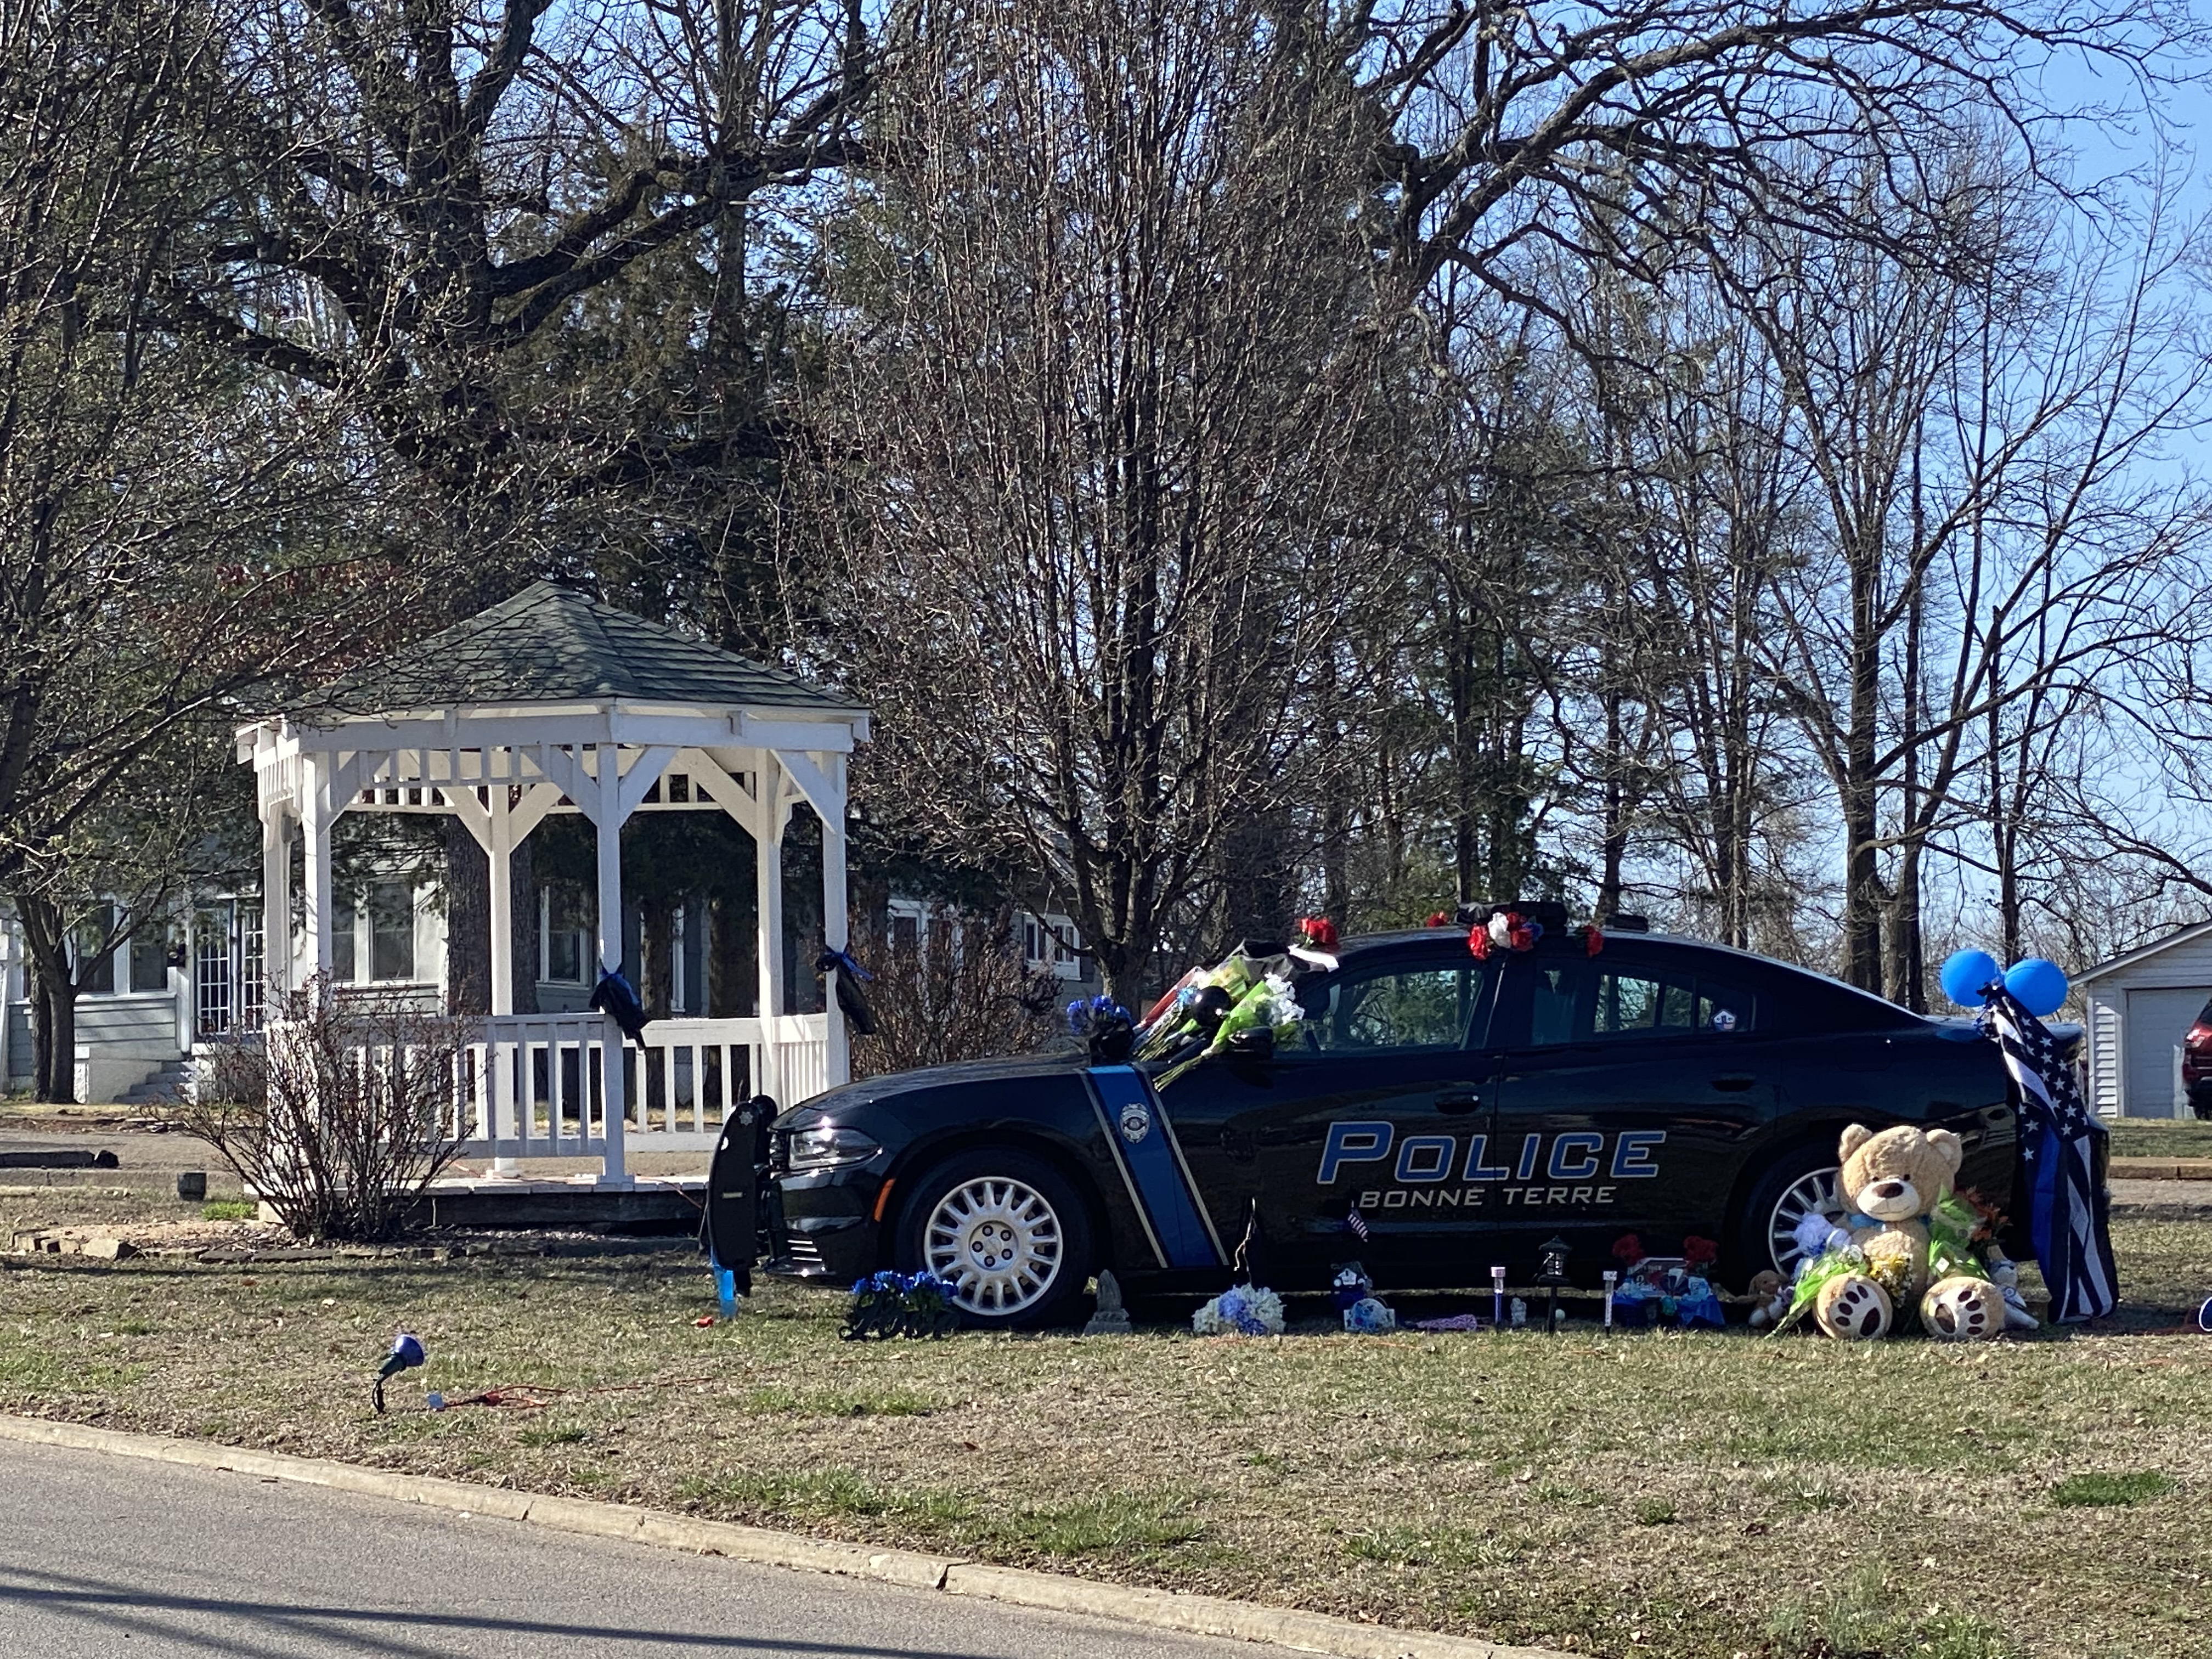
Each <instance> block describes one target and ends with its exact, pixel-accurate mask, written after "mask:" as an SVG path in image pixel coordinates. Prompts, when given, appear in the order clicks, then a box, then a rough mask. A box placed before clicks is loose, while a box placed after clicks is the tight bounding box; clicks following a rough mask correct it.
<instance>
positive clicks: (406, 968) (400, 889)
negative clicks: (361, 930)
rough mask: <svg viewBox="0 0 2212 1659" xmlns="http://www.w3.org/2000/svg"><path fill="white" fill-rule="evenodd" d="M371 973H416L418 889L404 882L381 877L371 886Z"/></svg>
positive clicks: (386, 976)
mask: <svg viewBox="0 0 2212 1659" xmlns="http://www.w3.org/2000/svg"><path fill="white" fill-rule="evenodd" d="M368 976H369V977H370V978H371V979H373V980H380V981H390V980H411V979H413V978H414V977H415V890H414V888H413V887H411V886H410V885H409V884H407V883H405V882H400V881H380V882H379V883H377V884H376V885H375V886H374V887H372V888H370V889H369V890H368Z"/></svg>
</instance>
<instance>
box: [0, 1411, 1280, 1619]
mask: <svg viewBox="0 0 2212 1659" xmlns="http://www.w3.org/2000/svg"><path fill="white" fill-rule="evenodd" d="M0 1494H4V1498H0V1656H4V1659H95V1656H97V1659H154V1656H180V1659H181V1656H191V1659H205V1656H210V1655H222V1656H237V1659H276V1656H280V1655H282V1656H288V1659H289V1656H311V1659H364V1656H367V1659H433V1656H435V1659H447V1656H467V1659H478V1656H500V1659H507V1656H513V1659H525V1656H527V1659H586V1656H608V1659H636V1656H645V1655H655V1654H677V1653H683V1654H702V1655H706V1654H718V1653H719V1654H729V1655H733V1656H743V1659H846V1656H852V1659H1032V1656H1047V1655H1049V1656H1053V1659H1267V1656H1269V1655H1279V1654H1284V1653H1285V1650H1282V1649H1279V1648H1267V1647H1259V1646H1255V1645H1253V1644H1247V1643H1242V1642H1216V1641H1207V1640H1202V1639H1196V1638H1178V1637H1170V1636H1164V1635H1160V1634H1156V1633H1153V1632H1147V1631H1144V1630H1139V1629H1135V1628H1133V1627H1123V1626H1115V1625H1111V1624H1108V1623H1105V1622H1103V1621H1098V1620H1085V1619H1074V1618H1069V1617H1065V1616H1062V1615H1060V1614H1057V1613H1031V1612H1026V1611H1024V1610H1021V1609H1018V1608H1013V1607H1000V1606H998V1605H996V1604H994V1603H992V1602H989V1601H972V1600H969V1599H968V1598H966V1597H963V1596H951V1595H940V1594H936V1593H933V1592H931V1591H927V1590H906V1589H897V1588H896V1587H894V1586H890V1585H881V1584H869V1583H860V1582H858V1581H855V1580H850V1579H841V1578H832V1577H825V1576H821V1575H817V1574H812V1573H800V1572H784V1571H779V1570H777V1569H775V1568H773V1567H755V1566H748V1565H742V1564H739V1563H737V1562H732V1561H724V1560H720V1559H714V1558H712V1557H698V1556H686V1555H679V1554H677V1553H673V1552H671V1551H666V1550H659V1549H653V1548H649V1547H646V1546H643V1545H636V1544H621V1543H616V1542H613V1541H608V1540H603V1539H596V1538H582V1537H575V1536H572V1535H569V1534H562V1533H554V1532H546V1531H543V1530H540V1529H538V1528H530V1527H526V1526H522V1525H519V1524H517V1523H515V1522H507V1521H493V1520H486V1519H482V1518H471V1519H467V1520H464V1519H462V1518H461V1517H460V1516H458V1515H450V1514H446V1513H443V1512H441V1511H438V1510H425V1509H419V1508H417V1507H416V1506H415V1505H413V1504H394V1503H388V1502H386V1501H384V1500H381V1499H378V1498H363V1497H358V1496H356V1495H354V1494H352V1493H349V1492H326V1491H324V1490H322V1489H320V1488H318V1487H313V1486H292V1485H289V1484H278V1483H274V1482H264V1481H261V1480H255V1479H253V1478H252V1477H250V1476H246V1475H238V1474H221V1473H217V1472H215V1471H211V1470H204V1469H193V1468H176V1467H173V1466H171V1465H168V1464H164V1463H151V1462H142V1461H141V1460H139V1459H137V1458H129V1457H112V1456H109V1455H105V1454H102V1453H98V1452H81V1451H73V1450H66V1449H60V1448H57V1447H47V1446H28V1445H23V1444H20V1443H11V1442H5V1441H0Z"/></svg>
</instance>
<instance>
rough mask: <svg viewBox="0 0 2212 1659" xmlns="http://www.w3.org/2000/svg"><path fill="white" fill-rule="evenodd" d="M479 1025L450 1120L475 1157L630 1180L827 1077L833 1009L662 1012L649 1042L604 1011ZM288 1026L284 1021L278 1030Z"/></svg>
mask: <svg viewBox="0 0 2212 1659" xmlns="http://www.w3.org/2000/svg"><path fill="white" fill-rule="evenodd" d="M470 1028H471V1031H470V1037H469V1040H468V1042H465V1044H464V1045H463V1046H462V1048H461V1049H460V1051H459V1054H456V1055H455V1056H454V1057H453V1092H452V1096H451V1100H450V1104H449V1105H448V1106H447V1109H446V1118H445V1123H444V1131H445V1133H446V1134H447V1136H449V1137H451V1138H452V1139H455V1140H457V1141H459V1143H460V1153H461V1156H462V1157H464V1158H599V1159H601V1160H602V1161H603V1163H604V1165H605V1175H606V1177H607V1178H608V1179H610V1180H613V1181H621V1180H623V1179H624V1178H626V1177H627V1176H628V1174H629V1170H628V1163H627V1160H628V1158H629V1154H630V1153H632V1152H711V1151H713V1150H714V1143H715V1142H716V1140H717V1139H720V1134H721V1128H722V1120H723V1119H724V1118H726V1117H727V1116H728V1115H729V1114H730V1113H731V1111H732V1110H733V1109H735V1108H736V1107H737V1106H738V1105H739V1104H741V1103H743V1102H744V1101H746V1100H748V1099H750V1098H751V1097H752V1096H754V1095H755V1094H758V1093H763V1092H766V1093H769V1094H772V1095H774V1096H775V1099H776V1101H777V1103H779V1104H793V1103H797V1102H799V1101H801V1100H805V1099H806V1098H807V1097H809V1096H811V1095H815V1094H818V1093H820V1092H821V1091H822V1090H823V1088H825V1087H826V1086H827V1083H826V1079H827V1077H828V1074H829V1064H828V1061H829V1020H828V1017H827V1016H826V1015H823V1014H781V1015H778V1016H776V1017H775V1018H771V1019H768V1020H760V1019H754V1018H744V1019H662V1020H655V1021H653V1023H652V1024H648V1025H647V1027H646V1028H645V1042H644V1046H643V1048H642V1051H641V1050H640V1049H638V1048H635V1047H632V1046H631V1045H629V1044H628V1043H626V1042H623V1036H622V1032H621V1030H620V1029H619V1028H618V1027H617V1026H616V1025H615V1024H614V1022H613V1021H612V1020H611V1019H608V1018H606V1017H605V1016H604V1015H600V1014H596V1013H576V1014H500V1015H493V1016H489V1017H487V1016H477V1017H476V1018H473V1019H471V1022H470ZM288 1030H289V1027H288V1026H287V1025H286V1024H284V1023H283V1022H272V1023H271V1024H270V1026H269V1028H268V1033H267V1040H268V1041H270V1042H283V1041H284V1040H285V1038H286V1036H287V1033H288ZM610 1056H612V1057H613V1059H614V1060H615V1066H616V1070H615V1072H614V1074H613V1077H612V1079H610V1078H609V1075H608V1073H607V1062H608V1060H609V1057H610ZM359 1060H360V1062H361V1063H362V1064H363V1065H367V1066H380V1065H389V1064H393V1063H401V1057H400V1056H398V1055H396V1054H393V1053H391V1052H388V1051H386V1050H385V1049H369V1048H364V1049H363V1050H362V1052H361V1054H360V1055H359ZM610 1081H611V1082H612V1083H613V1084H614V1085H615V1086H614V1088H613V1090H612V1091H610V1089H609V1086H608V1085H609V1083H610ZM610 1092H612V1093H613V1096H614V1097H615V1099H616V1100H617V1102H618V1103H620V1105H619V1109H617V1110H613V1111H610V1110H609V1109H608V1097H609V1094H610Z"/></svg>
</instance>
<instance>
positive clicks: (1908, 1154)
mask: <svg viewBox="0 0 2212 1659" xmlns="http://www.w3.org/2000/svg"><path fill="white" fill-rule="evenodd" d="M1838 1151H1839V1152H1841V1153H1842V1156H1843V1160H1844V1164H1843V1170H1842V1173H1841V1176H1840V1177H1839V1179H1838V1182H1837V1192H1838V1195H1839V1196H1840V1197H1841V1198H1842V1199H1843V1201H1844V1203H1845V1204H1846V1205H1848V1206H1850V1214H1849V1215H1847V1216H1846V1217H1845V1218H1844V1222H1843V1230H1844V1231H1845V1232H1846V1233H1848V1234H1849V1235H1850V1247H1851V1248H1852V1249H1856V1250H1857V1251H1858V1252H1859V1253H1860V1254H1861V1255H1863V1257H1864V1258H1865V1265H1864V1267H1863V1269H1859V1270H1855V1271H1850V1272H1846V1273H1837V1274H1834V1275H1832V1276H1831V1277H1830V1278H1828V1279H1826V1282H1825V1283H1823V1284H1822V1285H1820V1291H1819V1294H1818V1297H1817V1298H1816V1300H1815V1301H1814V1306H1813V1316H1814V1319H1815V1320H1816V1321H1817V1322H1818V1323H1819V1324H1820V1328H1821V1329H1822V1330H1823V1331H1825V1332H1826V1333H1827V1334H1829V1335H1830V1336H1834V1337H1843V1338H1846V1339H1850V1340H1867V1339H1869V1338H1873V1337H1878V1336H1881V1335H1883V1334H1887V1332H1888V1330H1889V1329H1890V1328H1891V1327H1892V1326H1893V1324H1894V1323H1895V1322H1896V1320H1897V1310H1899V1308H1900V1307H1902V1308H1914V1307H1917V1310H1918V1312H1919V1315H1920V1322H1921V1324H1922V1326H1923V1328H1924V1329H1925V1330H1926V1331H1927V1332H1928V1334H1929V1335H1930V1336H1933V1337H1936V1338H1938V1339H1940V1340H1947V1341H1971V1340H1978V1339H1982V1338H1986V1337H1994V1336H1996V1335H1997V1334H1999V1333H2000V1332H2002V1330H2003V1329H2004V1328H2005V1303H2004V1298H2003V1296H2002V1292H2001V1291H1999V1290H1998V1288H1997V1286H1996V1285H1993V1284H1991V1283H1990V1281H1989V1280H1988V1279H1984V1278H1977V1277H1972V1276H1971V1275H1969V1274H1966V1273H1950V1274H1948V1275H1947V1276H1946V1277H1944V1278H1942V1279H1939V1280H1937V1281H1936V1283H1935V1284H1933V1285H1931V1284H1929V1269H1928V1218H1929V1216H1930V1215H1932V1214H1933V1213H1934V1212H1935V1211H1936V1206H1938V1205H1939V1204H1941V1203H1942V1201H1943V1200H1945V1199H1946V1198H1947V1197H1948V1196H1949V1195H1950V1192H1951V1183H1952V1181H1953V1178H1954V1176H1957V1174H1958V1173H1959V1165H1960V1162H1961V1161H1962V1160H1963V1159H1964V1158H1965V1157H1966V1146H1965V1143H1964V1142H1962V1141H1961V1140H1960V1139H1959V1137H1958V1136H1956V1135H1955V1134H1953V1133H1951V1132H1950V1131H1949V1130H1948V1129H1926V1130H1923V1129H1920V1128H1917V1127H1914V1126H1913V1125H1911V1124H1909V1123H1905V1124H1899V1125H1898V1126H1897V1127H1894V1128H1890V1129H1884V1130H1882V1131H1881V1132H1880V1133H1876V1132H1875V1131H1874V1130H1872V1129H1869V1128H1868V1127H1866V1126H1865V1125H1863V1124H1860V1123H1854V1124H1852V1125H1851V1126H1850V1127H1849V1128H1848V1129H1845V1130H1844V1134H1843V1139H1842V1141H1841V1143H1840V1145H1839V1146H1838Z"/></svg>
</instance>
